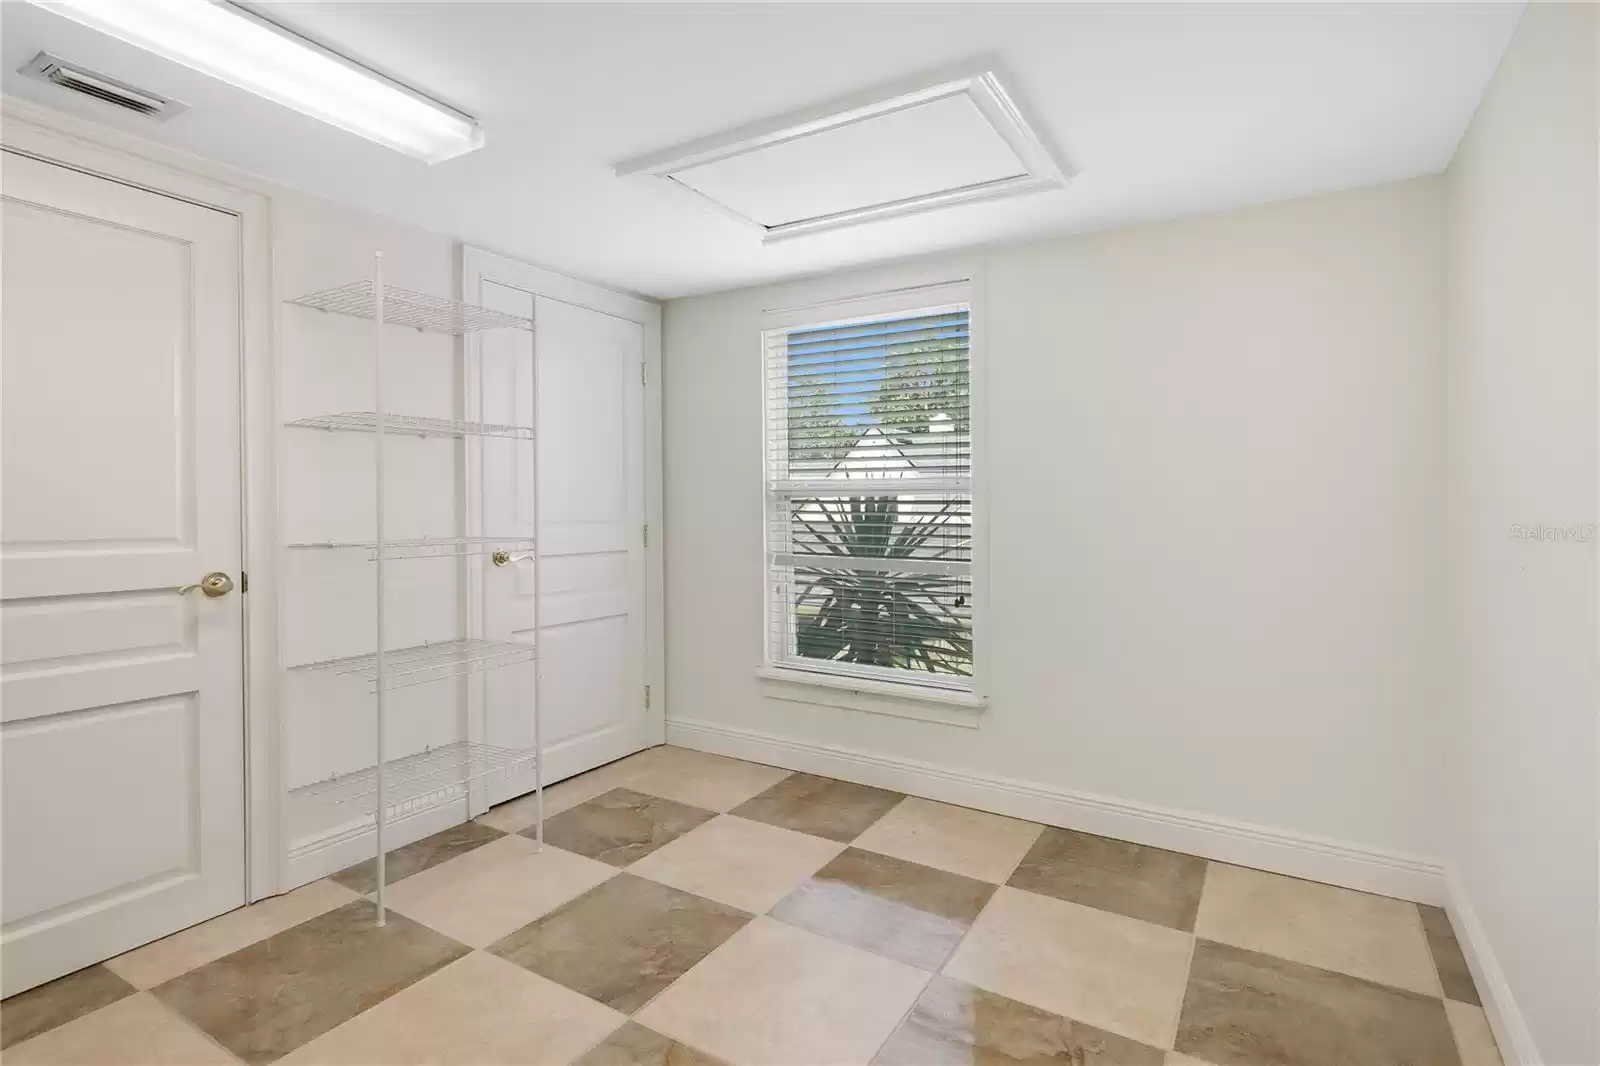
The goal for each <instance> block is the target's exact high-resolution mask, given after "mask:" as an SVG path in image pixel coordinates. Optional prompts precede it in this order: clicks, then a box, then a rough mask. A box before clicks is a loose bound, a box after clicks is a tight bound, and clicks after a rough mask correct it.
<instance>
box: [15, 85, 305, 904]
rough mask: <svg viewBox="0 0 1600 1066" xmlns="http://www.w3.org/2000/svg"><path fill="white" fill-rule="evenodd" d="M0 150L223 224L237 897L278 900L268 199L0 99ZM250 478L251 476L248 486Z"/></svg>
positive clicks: (90, 127) (171, 157) (112, 133)
mask: <svg viewBox="0 0 1600 1066" xmlns="http://www.w3.org/2000/svg"><path fill="white" fill-rule="evenodd" d="M0 116H3V119H4V123H3V127H0V149H3V150H4V151H5V152H11V153H15V154H18V155H23V156H29V157H32V158H34V159H38V160H40V161H42V162H46V163H52V164H55V165H58V166H64V167H69V168H71V169H73V170H79V171H82V172H84V173H87V174H92V175H95V176H97V177H101V178H105V179H107V180H109V181H114V182H117V183H119V184H122V185H130V186H133V187H135V188H140V189H145V190H147V191H149V192H154V193H158V194H160V195H163V196H170V197H174V198H176V199H179V200H186V201H188V202H189V203H193V204H197V205H199V206H201V207H206V208H210V209H212V210H215V211H220V212H222V213H224V214H229V215H233V216H234V217H235V218H236V219H237V222H238V227H239V259H240V262H239V267H240V273H239V278H240V292H239V311H240V336H239V341H240V390H241V402H240V412H239V413H240V445H241V469H240V472H239V473H240V487H241V492H240V497H241V500H242V501H243V512H244V513H243V514H242V515H241V527H240V528H241V530H242V533H243V544H242V545H241V547H242V549H243V550H242V556H241V564H242V567H243V569H244V572H245V573H247V574H250V575H251V576H252V577H253V578H254V579H255V580H254V582H253V586H254V587H253V588H252V589H251V591H250V593H249V594H248V595H246V596H245V597H244V608H243V610H244V634H245V636H244V647H243V648H241V649H240V654H241V656H242V658H243V661H244V678H245V684H244V692H243V701H244V730H245V735H244V750H245V765H244V787H245V803H244V811H245V824H244V827H243V828H244V844H245V855H244V859H245V899H244V900H242V901H241V903H253V902H255V901H256V900H259V899H263V898H265V897H267V896H271V895H276V894H277V893H278V891H279V885H280V881H279V877H280V865H281V863H282V857H283V854H284V849H283V847H282V840H281V834H282V825H281V821H280V817H279V813H280V808H281V806H282V805H281V803H280V802H279V801H280V798H281V795H282V789H281V787H280V778H279V774H280V772H281V765H282V764H281V758H280V741H279V737H280V725H279V715H278V677H279V673H280V666H281V662H280V660H279V650H278V608H277V602H276V592H277V574H278V570H279V566H278V554H279V537H278V493H277V476H276V471H277V435H278V395H277V385H276V375H275V374H274V372H273V359H272V343H273V337H272V322H273V314H272V227H271V203H270V199H269V190H268V189H267V188H265V187H264V186H262V185H261V184H260V183H259V182H253V181H250V180H248V179H246V178H244V177H243V176H242V175H238V174H236V173H234V172H232V171H229V170H227V169H226V168H223V167H218V166H216V165H214V164H207V163H204V162H203V161H201V160H198V159H195V158H193V157H191V156H186V155H184V154H182V153H179V152H175V151H172V150H171V149H167V148H163V147H161V146H160V145H156V144H153V143H151V142H149V141H146V140H144V139H142V138H139V137H135V136H133V135H130V134H126V133H123V132H121V131H118V130H113V129H110V128H108V127H105V126H101V125H99V124H98V123H93V122H90V121H88V120H85V119H80V118H77V117H74V116H71V115H66V114H63V113H61V112H58V111H54V110H51V109H49V108H45V107H41V106H39V105H37V104H32V103H29V102H26V101H22V100H18V99H17V98H15V97H10V96H7V97H4V98H3V99H0ZM252 472H254V475H255V476H252Z"/></svg>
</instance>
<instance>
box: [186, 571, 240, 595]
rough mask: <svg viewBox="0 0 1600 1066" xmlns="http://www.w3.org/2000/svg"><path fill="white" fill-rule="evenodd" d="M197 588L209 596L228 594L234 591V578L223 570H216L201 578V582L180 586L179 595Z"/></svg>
mask: <svg viewBox="0 0 1600 1066" xmlns="http://www.w3.org/2000/svg"><path fill="white" fill-rule="evenodd" d="M195 589H199V590H200V591H201V592H204V593H205V594H206V595H207V596H226V595H227V594H228V593H230V592H232V591H233V578H231V577H229V576H228V575H227V574H224V573H223V572H222V571H221V570H214V571H212V572H211V573H209V574H207V575H206V576H205V577H203V578H201V579H200V582H199V584H196V585H185V586H183V587H182V588H180V589H179V590H178V595H180V596H182V595H183V594H184V593H186V592H193V591H194V590H195Z"/></svg>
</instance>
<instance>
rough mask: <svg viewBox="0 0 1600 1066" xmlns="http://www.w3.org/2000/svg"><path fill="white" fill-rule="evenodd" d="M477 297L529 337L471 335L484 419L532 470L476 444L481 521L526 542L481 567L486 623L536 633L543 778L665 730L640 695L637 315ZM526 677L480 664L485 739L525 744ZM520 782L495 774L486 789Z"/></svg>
mask: <svg viewBox="0 0 1600 1066" xmlns="http://www.w3.org/2000/svg"><path fill="white" fill-rule="evenodd" d="M480 298H481V299H482V300H483V302H485V303H486V304H488V305H489V306H491V307H496V308H499V309H502V310H506V311H511V312H514V313H516V314H519V315H529V314H531V315H532V316H533V318H534V327H535V331H534V334H533V336H532V337H531V338H530V337H529V335H528V334H527V333H518V332H515V331H510V330H503V331H499V332H497V333H490V334H485V335H484V338H483V341H482V346H481V349H480V350H481V352H482V361H481V381H482V405H483V407H482V410H483V417H484V419H485V420H486V421H491V422H509V423H515V424H520V425H532V426H534V427H535V433H536V434H537V437H538V441H537V452H538V459H537V462H538V470H537V478H535V477H534V476H533V475H534V467H533V451H534V449H533V448H531V447H530V446H528V445H527V444H525V443H522V442H518V441H514V440H486V441H484V442H483V444H482V448H483V452H482V455H483V463H482V470H483V487H482V515H483V531H484V533H485V534H486V535H488V536H533V537H535V538H536V542H537V544H538V573H537V575H536V574H535V573H534V569H533V568H534V563H533V562H532V561H531V560H527V561H521V562H513V563H512V564H510V565H508V566H505V567H501V568H495V567H486V572H485V574H484V578H483V626H484V635H485V636H486V637H488V638H489V639H493V640H524V641H525V640H532V641H535V642H536V643H537V644H538V647H539V663H538V671H539V680H538V689H539V694H540V697H541V699H542V700H543V730H544V735H543V738H542V740H543V743H544V748H545V751H546V753H547V754H546V760H545V766H546V783H549V782H551V781H558V780H561V779H562V778H565V777H570V776H572V775H573V774H576V773H581V772H582V771H584V770H588V769H592V768H593V767H595V766H599V765H601V764H602V763H606V762H610V761H611V760H613V759H618V758H621V757H622V756H624V755H628V754H631V753H632V752H635V751H638V750H640V749H641V748H646V747H649V746H651V745H653V744H659V743H661V740H662V738H661V736H660V733H661V727H660V719H659V716H651V715H650V714H649V713H648V712H647V710H646V707H645V700H644V684H645V682H644V676H645V667H644V662H645V658H644V642H645V612H644V598H645V597H644V589H645V582H644V576H645V556H644V550H643V532H644V530H643V523H644V404H643V385H642V382H641V368H642V366H643V359H644V328H643V326H641V325H640V324H639V323H638V322H634V321H630V320H628V319H624V318H618V317H615V316H612V315H608V314H604V313H601V312H599V311H594V310H590V309H587V308H583V307H578V306H574V305H573V304H570V303H565V302H562V301H560V300H555V299H550V298H547V297H543V296H538V295H535V294H533V293H530V292H527V291H525V290H523V289H519V288H513V287H510V286H509V285H505V284H501V283H499V282H494V281H490V280H488V279H485V280H484V282H483V286H482V293H481V295H480ZM530 347H531V348H532V350H533V351H534V352H536V353H537V355H536V358H537V360H538V367H537V370H538V373H537V385H535V380H534V373H533V370H534V367H533V364H532V362H531V361H530V358H529V349H530ZM535 596H537V619H536V618H535ZM536 626H537V629H536ZM532 688H533V678H532V671H530V670H527V669H523V670H517V671H498V672H496V673H493V674H487V675H485V676H484V682H483V692H484V734H483V735H484V739H485V740H486V741H487V742H488V743H490V744H495V745H501V746H506V747H517V748H520V747H526V746H530V745H532V743H533V723H532V716H531V710H532V706H533V703H532V701H533V691H532ZM531 787H532V780H531V777H528V778H523V777H519V778H515V779H511V780H496V781H494V782H493V784H492V785H491V786H490V788H489V789H488V795H487V800H488V802H490V803H497V802H500V801H502V800H504V799H507V798H509V797H510V796H513V795H516V794H518V793H521V792H525V791H527V790H528V789H529V788H531Z"/></svg>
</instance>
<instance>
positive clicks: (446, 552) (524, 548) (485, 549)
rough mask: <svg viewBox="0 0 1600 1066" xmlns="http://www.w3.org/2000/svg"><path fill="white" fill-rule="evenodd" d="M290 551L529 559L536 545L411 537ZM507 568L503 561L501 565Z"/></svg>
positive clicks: (310, 544) (314, 544)
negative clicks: (486, 556)
mask: <svg viewBox="0 0 1600 1066" xmlns="http://www.w3.org/2000/svg"><path fill="white" fill-rule="evenodd" d="M289 547H291V548H297V549H300V550H302V551H352V550H354V551H364V552H366V553H367V558H368V559H371V560H376V559H378V558H379V556H382V557H383V558H385V559H433V558H436V557H439V556H444V557H452V558H453V557H455V556H460V555H500V554H506V555H517V556H526V555H527V554H528V553H530V552H532V551H534V549H535V547H536V545H535V542H534V541H533V540H532V539H531V538H524V537H509V538H508V537H412V538H409V539H404V540H386V541H383V542H381V543H380V542H379V541H376V540H320V541H298V542H296V543H294V544H290V545H289ZM499 562H500V563H501V565H504V560H500V561H499Z"/></svg>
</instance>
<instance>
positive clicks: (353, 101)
mask: <svg viewBox="0 0 1600 1066" xmlns="http://www.w3.org/2000/svg"><path fill="white" fill-rule="evenodd" d="M33 2H34V3H35V4H37V5H38V6H39V7H42V8H44V9H45V10H47V11H53V12H55V13H56V14H58V15H61V16H63V17H65V18H69V19H71V20H73V21H74V22H78V23H82V24H83V25H85V26H88V27H89V28H90V29H94V30H99V31H100V32H101V33H105V34H109V35H110V36H112V37H115V38H117V39H118V40H122V41H126V42H128V43H129V44H131V45H136V46H137V47H139V48H143V49H145V50H146V51H149V52H154V53H155V54H156V55H159V56H161V57H163V58H165V59H170V60H172V61H173V62H174V63H181V64H182V65H183V66H186V67H188V68H190V69H191V70H197V71H199V72H200V73H202V74H205V75H208V76H209V77H213V78H216V79H217V80H218V81H225V82H227V83H228V84H229V85H233V86H236V87H237V88H240V89H244V90H245V91H246V92H252V93H255V94H256V95H257V96H261V97H265V98H266V99H268V100H271V101H272V102H273V103H277V104H282V105H283V106H284V107H288V108H292V109H294V110H295V111H298V112H300V113H301V114H302V115H309V116H311V117H312V118H314V119H318V120H320V121H322V122H326V123H328V124H329V125H330V126H337V127H339V128H340V129H342V130H345V131H347V132H349V133H354V134H356V135H357V136H359V137H365V138H367V139H368V140H370V141H376V142H378V143H379V144H381V145H384V146H386V147H388V148H393V149H394V150H395V151H397V152H404V153H405V154H406V155H410V156H415V157H416V158H418V159H423V160H426V161H427V162H429V163H438V162H440V161H442V160H445V159H451V158H454V157H455V156H458V155H462V154H464V153H466V152H470V151H472V150H473V149H475V148H480V147H482V145H483V130H482V129H480V128H479V127H478V125H477V124H476V123H475V122H473V120H472V119H471V118H469V117H468V116H466V115H463V114H462V113H460V112H459V111H456V110H453V109H452V108H448V107H445V106H444V105H443V104H440V103H438V102H436V101H433V100H430V99H428V98H427V97H424V96H422V95H421V94H419V93H416V92H413V91H411V90H410V89H407V88H405V87H404V86H402V85H399V84H396V83H395V82H392V81H390V80H389V79H388V78H385V77H383V76H382V75H381V74H378V73H377V72H375V71H371V70H368V69H366V68H365V67H361V66H358V65H356V64H355V63H352V62H350V61H349V60H347V59H345V58H343V57H342V56H339V55H336V54H334V53H333V52H330V51H328V50H326V49H324V48H320V47H318V46H317V45H315V44H312V43H311V42H310V41H307V40H305V39H304V38H301V37H298V36H295V35H294V34H292V33H290V32H288V31H287V30H284V29H282V28H280V27H277V26H274V25H273V24H271V23H270V22H267V21H266V20H264V19H261V18H258V17H256V16H255V15H253V14H251V13H249V12H247V11H245V10H243V9H241V8H238V7H235V6H233V5H232V4H228V3H212V2H209V0H33Z"/></svg>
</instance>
